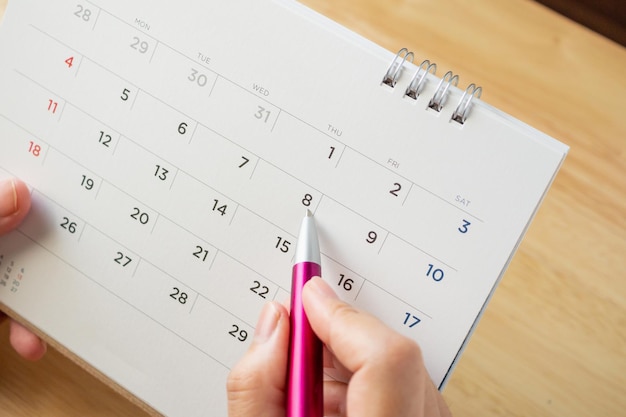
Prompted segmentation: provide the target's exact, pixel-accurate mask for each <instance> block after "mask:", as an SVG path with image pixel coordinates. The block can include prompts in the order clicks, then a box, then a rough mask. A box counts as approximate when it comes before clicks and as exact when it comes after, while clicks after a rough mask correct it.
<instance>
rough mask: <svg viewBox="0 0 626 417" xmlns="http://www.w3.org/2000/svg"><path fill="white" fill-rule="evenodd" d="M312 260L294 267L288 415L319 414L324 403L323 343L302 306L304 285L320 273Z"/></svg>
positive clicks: (304, 415) (318, 416)
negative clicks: (314, 331)
mask: <svg viewBox="0 0 626 417" xmlns="http://www.w3.org/2000/svg"><path fill="white" fill-rule="evenodd" d="M320 274H321V268H320V266H319V265H318V264H316V263H314V262H300V263H297V264H295V265H294V266H293V275H292V285H291V312H290V324H291V330H290V334H289V366H288V370H287V372H288V374H287V417H321V416H322V415H323V411H324V402H323V374H322V371H323V362H322V361H323V359H322V342H321V341H320V340H319V339H318V338H317V336H316V335H315V333H313V330H312V329H311V325H310V324H309V320H308V319H307V317H306V314H305V313H304V307H303V306H302V289H303V287H304V284H306V282H307V281H308V280H309V279H311V278H312V277H314V276H320Z"/></svg>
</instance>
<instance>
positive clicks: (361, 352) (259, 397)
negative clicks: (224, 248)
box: [227, 278, 451, 417]
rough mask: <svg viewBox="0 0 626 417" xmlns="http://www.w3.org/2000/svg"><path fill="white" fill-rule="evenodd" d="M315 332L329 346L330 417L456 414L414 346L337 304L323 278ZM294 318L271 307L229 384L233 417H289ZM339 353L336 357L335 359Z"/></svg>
mask: <svg viewBox="0 0 626 417" xmlns="http://www.w3.org/2000/svg"><path fill="white" fill-rule="evenodd" d="M303 303H304V308H305V311H306V313H307V317H308V318H309V322H310V323H311V326H312V327H313V330H314V331H315V333H316V334H317V335H318V337H319V338H320V339H321V340H322V342H323V343H324V344H325V346H326V348H327V350H328V351H327V352H326V355H325V358H324V359H325V360H324V362H325V363H324V366H325V367H326V368H332V369H326V372H327V373H329V374H332V375H333V377H334V378H336V380H335V381H325V382H324V415H325V416H328V417H331V416H348V417H403V416H406V417H444V416H451V414H450V411H449V410H448V407H447V406H446V404H445V402H444V401H443V398H442V397H441V395H440V393H439V391H437V389H436V388H435V386H434V385H433V383H432V382H431V380H430V377H429V376H428V372H427V371H426V368H425V367H424V362H423V358H422V355H421V350H420V348H419V346H418V345H417V344H415V343H414V342H413V341H412V340H410V339H408V338H406V337H404V336H402V335H400V334H399V333H396V332H395V331H393V330H391V329H390V328H388V327H387V326H386V325H385V324H383V323H382V322H381V321H379V320H378V319H377V318H375V317H373V316H371V315H369V314H367V313H364V312H362V311H359V310H356V309H355V308H353V307H351V306H350V305H348V304H346V303H344V302H342V301H341V300H339V299H338V298H337V296H336V295H335V293H334V292H333V291H332V289H331V288H330V287H329V286H328V285H327V284H326V283H325V282H324V281H323V280H322V279H321V278H313V279H312V280H311V281H309V282H308V283H307V284H306V286H305V288H304V292H303ZM288 339H289V316H288V313H287V310H286V309H285V308H284V307H283V306H281V305H280V304H278V303H275V302H272V303H269V304H268V305H266V306H265V308H264V309H263V311H262V313H261V317H260V319H259V323H258V326H257V328H256V330H255V335H254V339H253V341H252V345H251V346H250V349H249V350H248V352H247V353H246V354H245V355H244V357H243V358H242V359H241V360H240V362H239V363H238V364H237V365H236V366H235V367H234V368H233V369H232V370H231V373H230V375H229V379H228V386H227V390H228V410H229V416H230V417H251V416H255V417H256V416H264V417H285V399H286V392H285V387H286V384H285V382H286V381H285V375H286V369H287V355H288V352H287V346H288ZM331 352H332V353H331Z"/></svg>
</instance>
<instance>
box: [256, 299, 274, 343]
mask: <svg viewBox="0 0 626 417" xmlns="http://www.w3.org/2000/svg"><path fill="white" fill-rule="evenodd" d="M278 320H280V312H279V311H278V308H277V307H276V304H275V303H274V301H272V302H270V303H267V304H265V306H264V307H263V310H261V316H260V317H259V322H258V323H257V326H256V329H254V341H255V343H264V342H266V341H267V340H268V339H269V338H270V337H271V336H272V334H273V333H274V330H276V327H277V325H278Z"/></svg>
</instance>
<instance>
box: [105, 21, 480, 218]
mask: <svg viewBox="0 0 626 417" xmlns="http://www.w3.org/2000/svg"><path fill="white" fill-rule="evenodd" d="M107 13H109V12H107ZM109 14H111V13H109ZM111 16H113V17H115V18H117V19H118V20H120V21H121V22H123V23H124V24H127V25H129V26H131V27H132V25H130V24H128V23H127V22H124V21H123V20H121V19H119V18H118V17H116V16H114V15H113V14H111ZM132 28H133V29H135V30H136V28H134V27H132ZM153 39H154V40H155V41H157V42H159V43H162V44H163V45H165V46H167V47H168V48H169V49H170V50H172V51H173V52H175V53H177V54H179V55H180V56H182V57H184V58H185V59H187V60H190V61H193V62H196V61H195V60H193V59H192V58H190V57H188V56H186V55H184V54H182V53H181V52H179V51H178V50H176V49H175V48H173V47H171V46H169V45H168V44H166V43H164V42H162V41H159V40H156V39H155V38H153ZM200 65H201V66H203V67H205V68H206V69H207V70H209V71H211V72H212V73H213V74H215V75H216V76H217V78H216V81H215V84H216V83H217V80H218V79H219V78H222V79H223V80H225V81H227V82H229V83H230V84H232V85H234V86H236V87H239V88H240V89H241V90H243V91H245V92H246V93H248V94H250V95H253V96H254V97H256V98H258V99H260V100H263V101H265V102H266V103H268V104H270V105H271V106H273V107H275V108H277V109H279V115H280V112H285V113H286V114H288V115H289V116H291V117H293V118H295V119H296V120H298V121H300V122H301V123H303V124H305V125H307V126H309V127H311V128H313V129H315V130H316V131H318V132H319V133H321V134H323V135H325V136H326V137H328V138H330V139H332V140H334V141H336V142H338V143H341V144H342V145H343V146H344V148H349V149H351V150H352V151H354V152H357V153H358V154H359V155H361V156H362V157H364V158H366V159H368V160H369V161H370V162H372V163H374V164H376V165H379V166H380V167H382V168H383V169H385V170H386V171H388V172H391V173H393V174H394V175H396V176H398V177H399V178H402V179H404V180H406V181H407V182H409V183H411V184H412V185H416V186H417V187H419V188H421V189H422V190H423V191H425V192H427V193H429V194H431V195H432V196H434V197H436V198H438V199H439V200H440V201H442V202H443V203H445V204H447V205H449V206H451V207H453V208H455V209H457V210H459V211H461V212H463V213H465V214H467V215H468V216H471V217H472V218H474V219H476V220H478V221H479V222H481V223H484V220H482V219H481V218H480V217H478V216H477V215H474V214H472V213H470V212H469V211H467V210H464V209H462V208H460V207H458V206H456V205H455V204H454V203H452V202H450V201H448V200H447V199H445V198H444V197H441V196H439V195H438V194H437V193H434V192H433V191H431V190H429V189H427V188H425V187H423V186H421V185H419V184H417V183H415V182H414V181H412V180H411V179H409V178H406V177H404V176H403V175H400V174H398V173H397V172H395V171H393V170H391V169H390V168H388V167H387V166H385V165H383V164H380V163H379V162H377V161H376V160H374V159H372V158H371V157H369V156H367V155H364V154H363V153H362V152H360V151H358V150H356V149H355V148H353V147H351V146H348V145H347V144H345V143H343V142H341V141H339V140H337V139H336V138H334V137H332V136H331V135H329V134H328V133H327V132H325V131H323V130H322V129H320V128H318V127H316V126H314V125H312V124H310V123H309V122H307V121H305V120H304V119H301V118H300V117H298V116H296V115H295V114H292V113H291V112H289V111H287V110H285V109H283V108H282V107H280V106H277V105H275V104H274V103H272V102H270V101H269V100H267V99H265V98H263V97H259V96H258V95H256V94H253V93H252V92H250V91H248V89H247V88H245V87H243V86H241V85H239V84H238V83H236V82H234V81H232V80H230V79H228V78H226V77H224V76H223V75H221V74H219V73H217V72H215V71H214V70H212V69H211V68H208V67H206V66H204V65H202V64H200ZM175 110H176V109H175ZM277 121H278V117H277V118H276V120H275V122H274V126H272V129H271V132H273V130H274V127H275V126H276V123H277ZM338 164H339V162H338V163H337V166H338Z"/></svg>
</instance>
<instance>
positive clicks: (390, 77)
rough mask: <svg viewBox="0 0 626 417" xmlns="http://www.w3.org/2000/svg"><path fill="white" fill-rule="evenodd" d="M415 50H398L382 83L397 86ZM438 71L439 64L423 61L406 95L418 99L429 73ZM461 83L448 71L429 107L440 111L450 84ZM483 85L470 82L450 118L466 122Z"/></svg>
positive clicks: (456, 76) (461, 122) (434, 73)
mask: <svg viewBox="0 0 626 417" xmlns="http://www.w3.org/2000/svg"><path fill="white" fill-rule="evenodd" d="M413 58H414V55H413V52H411V51H409V50H408V49H407V48H402V49H400V50H399V51H398V53H397V54H396V56H395V57H394V59H393V60H392V61H391V64H390V65H389V68H387V72H386V73H385V76H384V77H383V81H382V83H383V84H385V85H388V86H389V87H391V88H394V87H395V86H396V83H397V82H398V78H399V77H400V73H401V72H402V68H403V67H404V63H405V62H406V61H410V62H413ZM436 72H437V64H435V63H431V62H430V61H429V60H425V61H422V63H421V64H420V65H419V67H418V68H417V71H416V72H415V74H414V75H413V77H412V78H411V81H410V82H409V85H408V87H407V88H406V90H405V92H404V96H405V97H410V98H411V99H413V100H417V97H418V96H419V95H420V93H421V92H422V91H423V90H424V86H425V85H426V83H427V82H428V74H429V73H432V75H436ZM458 84H459V76H458V75H455V74H454V73H453V72H452V71H448V72H446V74H445V75H444V76H443V78H442V79H441V81H439V85H438V86H437V90H436V91H435V94H433V96H432V98H431V99H430V101H429V102H428V108H429V109H432V110H434V111H437V112H440V111H441V110H442V109H443V107H444V106H445V104H446V100H447V96H448V90H449V89H450V86H452V85H454V86H455V87H456V86H458ZM482 91H483V89H482V87H478V86H476V84H474V83H472V84H470V85H469V86H468V87H467V88H466V89H465V92H464V93H463V96H462V97H461V100H459V103H458V104H457V106H456V108H455V110H454V112H453V113H452V117H451V118H450V120H452V121H454V122H457V123H460V124H464V123H465V121H466V120H467V117H468V115H469V112H470V109H471V106H472V101H473V100H474V99H479V98H480V96H481V94H482Z"/></svg>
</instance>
